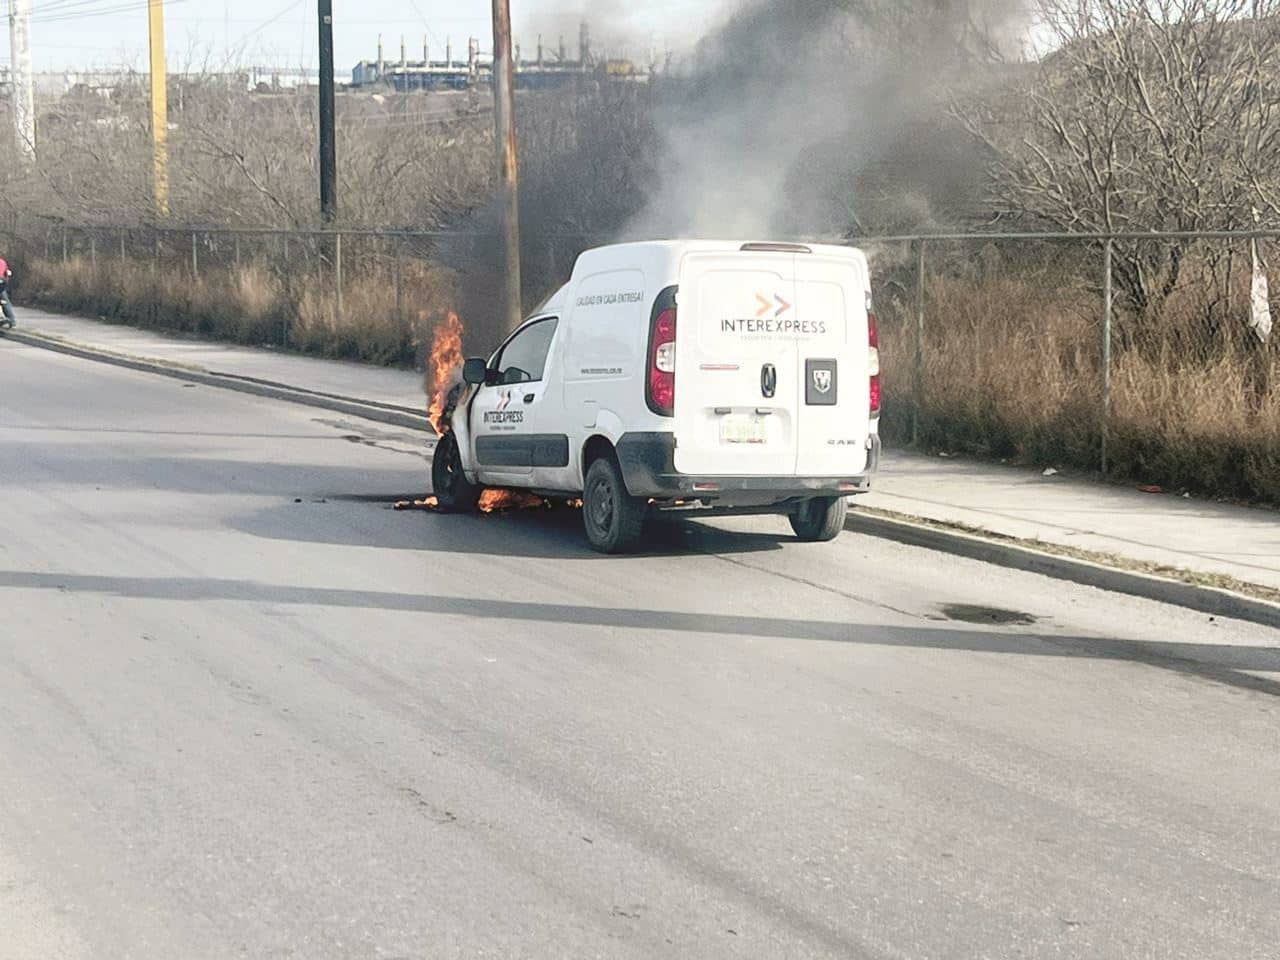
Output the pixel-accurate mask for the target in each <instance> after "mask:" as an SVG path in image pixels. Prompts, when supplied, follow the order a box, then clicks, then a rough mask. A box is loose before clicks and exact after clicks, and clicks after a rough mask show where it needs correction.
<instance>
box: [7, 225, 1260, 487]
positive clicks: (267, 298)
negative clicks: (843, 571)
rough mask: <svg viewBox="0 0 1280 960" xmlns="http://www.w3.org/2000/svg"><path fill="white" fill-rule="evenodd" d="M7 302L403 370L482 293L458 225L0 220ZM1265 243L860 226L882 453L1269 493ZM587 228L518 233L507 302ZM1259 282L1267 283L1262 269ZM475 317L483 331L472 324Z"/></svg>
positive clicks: (491, 251) (1243, 237) (1234, 235)
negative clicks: (447, 228)
mask: <svg viewBox="0 0 1280 960" xmlns="http://www.w3.org/2000/svg"><path fill="white" fill-rule="evenodd" d="M9 232H10V240H11V243H10V249H11V250H13V251H14V252H13V254H12V255H11V259H12V260H14V261H15V268H16V272H17V273H18V292H19V295H20V296H24V295H31V296H34V297H35V298H36V299H37V300H42V301H44V302H47V303H50V304H51V305H56V306H59V307H61V308H64V309H72V310H77V311H80V312H85V313H89V314H92V315H95V316H103V317H105V318H108V319H117V320H122V321H125V322H131V323H139V324H142V325H146V326H152V327H163V328H168V329H176V330H179V331H186V332H190V333H194V334H198V335H203V336H210V337H220V338H226V339H231V340H236V341H238V342H244V343H260V344H271V345H276V346H280V347H286V348H289V349H296V350H302V351H307V352H312V353H317V354H322V355H326V356H334V357H344V358H351V359H360V360H366V361H371V362H378V363H396V364H406V365H408V364H416V365H419V366H420V365H421V360H422V352H423V350H424V345H426V344H429V341H430V331H431V329H432V328H433V327H434V325H435V324H436V323H437V322H439V321H440V320H441V319H442V318H443V317H444V316H445V315H447V313H449V312H451V311H458V312H460V313H462V315H463V318H464V320H469V321H470V325H469V337H468V339H469V346H471V347H472V348H473V349H474V350H475V351H476V352H481V351H483V350H484V349H486V348H488V347H491V346H493V345H494V343H496V341H497V339H498V338H499V336H500V335H501V332H502V331H501V330H499V329H497V328H493V329H489V328H487V327H485V326H484V322H485V321H484V318H485V317H486V311H488V315H489V316H492V317H496V316H497V315H498V312H497V311H496V310H493V309H491V307H492V306H493V301H492V300H491V299H488V298H490V297H495V296H496V295H497V287H498V285H497V284H496V283H495V282H494V281H493V277H494V275H495V271H496V269H497V259H496V252H495V246H494V244H493V242H492V238H491V237H489V236H486V235H483V234H477V233H450V232H410V231H374V230H327V231H284V230H230V229H224V228H199V227H197V228H176V227H174V228H155V227H86V226H71V225H64V224H55V223H48V222H39V221H37V222H34V223H33V222H23V223H14V224H13V225H12V227H11V229H10V231H9ZM1277 236H1278V235H1277V234H1274V233H1269V232H1260V233H1247V232H1215V233H1168V234H1114V235H1102V234H1063V233H1056V234H1054V233H1037V234H1032V233H1018V234H1015V233H1005V234H996V233H983V234H954V235H927V236H894V237H876V238H863V239H859V240H857V241H856V242H857V243H858V245H859V246H862V247H863V248H864V249H866V250H867V252H868V254H869V256H870V257H871V260H872V265H873V270H872V272H873V285H874V288H875V289H874V294H875V301H876V304H877V309H878V311H879V314H880V320H881V326H882V332H881V340H882V348H881V349H882V362H883V368H884V377H885V412H884V415H883V421H882V432H883V433H884V434H885V435H886V438H887V439H888V440H889V441H890V442H891V443H896V444H899V445H915V446H917V447H920V448H927V449H932V450H935V451H940V452H943V453H957V454H960V453H963V454H974V455H979V456H985V457H992V458H997V459H1009V460H1015V459H1016V460H1019V461H1023V462H1035V463H1038V464H1043V465H1046V466H1056V467H1060V468H1070V467H1075V468H1080V469H1087V470H1090V471H1095V472H1096V471H1101V472H1102V473H1106V474H1111V475H1114V476H1116V477H1118V478H1124V479H1134V480H1139V481H1149V482H1152V483H1158V484H1161V485H1164V486H1165V487H1168V488H1171V489H1186V490H1195V491H1199V492H1209V493H1213V494H1216V495H1220V496H1227V497H1236V498H1243V499H1250V500H1268V501H1272V502H1278V503H1280V354H1278V352H1277V348H1276V346H1275V341H1274V339H1271V340H1264V339H1263V338H1262V337H1260V336H1259V335H1258V333H1257V332H1255V331H1254V330H1253V329H1251V326H1250V324H1251V322H1252V321H1253V320H1254V319H1255V313H1254V311H1253V310H1252V309H1251V304H1252V298H1251V295H1252V294H1254V293H1255V291H1254V289H1253V285H1254V283H1255V280H1256V277H1257V274H1255V272H1254V269H1253V265H1254V253H1255V245H1256V250H1257V254H1258V256H1259V257H1260V259H1261V263H1262V264H1263V265H1264V266H1265V263H1266V261H1267V260H1268V254H1269V252H1270V249H1271V247H1273V246H1274V244H1275V241H1276V239H1277ZM598 242H601V238H595V237H590V236H585V235H582V236H567V235H555V236H550V235H538V234H536V233H529V234H527V235H526V237H525V239H524V257H525V259H524V265H525V293H526V303H528V304H530V305H532V304H534V303H536V302H537V301H538V300H540V299H541V298H542V297H544V296H545V295H547V294H549V293H550V292H552V291H553V290H554V289H555V288H556V287H557V286H558V285H559V284H560V283H561V282H563V280H564V279H565V278H567V277H568V276H569V274H570V272H571V271H572V267H573V263H574V260H575V258H576V256H577V254H578V252H579V251H580V250H582V249H583V248H585V247H588V246H591V245H592V244H594V243H598ZM1262 275H1264V276H1265V273H1263V274H1262ZM490 322H492V321H490Z"/></svg>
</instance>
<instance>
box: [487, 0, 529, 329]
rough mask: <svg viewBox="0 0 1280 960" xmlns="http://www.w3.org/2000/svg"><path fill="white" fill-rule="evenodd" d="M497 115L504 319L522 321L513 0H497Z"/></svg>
mask: <svg viewBox="0 0 1280 960" xmlns="http://www.w3.org/2000/svg"><path fill="white" fill-rule="evenodd" d="M493 116H494V124H495V130H496V135H497V147H498V216H499V218H500V226H499V233H500V235H501V237H502V250H503V265H502V266H503V278H502V291H503V310H504V316H503V319H504V320H505V321H506V324H507V327H508V329H511V330H514V329H515V328H516V327H517V326H519V325H520V320H521V317H522V313H523V310H524V308H523V305H522V303H521V299H522V297H521V292H520V291H521V286H520V189H519V186H520V170H519V163H518V158H517V150H516V96H515V67H514V64H513V63H512V60H511V2H510V0H493Z"/></svg>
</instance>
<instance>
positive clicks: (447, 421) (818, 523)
mask: <svg viewBox="0 0 1280 960" xmlns="http://www.w3.org/2000/svg"><path fill="white" fill-rule="evenodd" d="M870 289H871V288H870V282H869V274H868V267H867V260H866V257H865V256H864V255H863V253H862V252H861V251H859V250H854V249H850V248H845V247H832V246H818V245H801V244H789V243H727V242H713V241H679V242H676V241H672V242H653V243H633V244H622V245H617V246H610V247H602V248H599V249H595V250H589V251H587V252H586V253H584V254H582V256H581V257H580V258H579V259H578V262H577V264H576V265H575V267H574V271H573V276H572V278H571V279H570V280H569V282H568V283H567V284H566V285H565V286H564V287H563V288H561V290H560V291H559V292H558V293H557V294H556V295H555V296H554V297H552V298H551V300H550V301H548V302H547V303H546V304H545V305H544V306H543V307H542V308H541V309H540V310H539V311H538V312H537V313H536V314H535V315H534V316H532V317H530V318H529V319H528V320H527V321H526V322H525V323H524V324H523V325H522V326H521V327H520V328H519V329H518V330H517V331H516V332H515V333H513V334H512V335H511V336H510V337H508V338H507V340H506V342H505V343H503V344H502V346H500V347H499V348H498V350H497V351H496V352H495V353H494V354H493V356H491V357H490V358H488V359H487V360H486V359H472V360H467V361H466V363H465V364H464V368H463V383H462V384H461V385H459V387H457V388H456V389H455V390H454V391H452V392H451V394H450V395H449V397H448V399H447V402H446V404H445V406H444V409H443V410H442V411H441V412H440V414H439V418H440V423H439V430H440V433H441V436H440V440H439V443H438V444H437V446H436V453H435V458H434V461H433V464H432V479H433V484H434V487H435V496H436V498H437V499H438V502H439V505H440V508H441V509H444V510H455V511H462V510H471V509H474V508H475V507H476V505H477V503H478V501H479V497H480V494H481V490H482V488H483V487H502V488H506V489H512V490H523V491H530V492H533V493H537V494H542V495H545V496H550V497H567V498H581V500H582V501H583V519H584V525H585V527H586V534H587V539H588V540H589V541H590V543H591V545H592V546H593V547H594V548H596V549H597V550H601V551H604V552H607V553H614V552H619V551H622V550H625V549H627V548H628V547H631V546H633V545H634V544H635V543H636V542H637V541H638V540H639V539H640V536H641V534H642V531H643V528H644V523H645V520H646V518H647V517H648V516H649V515H650V514H651V513H653V512H657V511H686V512H689V513H692V514H696V515H710V514H746V513H776V514H784V515H786V516H788V517H789V518H790V521H791V526H792V528H793V529H794V530H795V532H796V534H797V536H799V537H800V538H801V539H803V540H811V541H823V540H831V539H834V538H835V537H836V536H837V535H838V534H839V532H840V531H841V530H842V529H843V527H844V520H845V514H846V511H847V503H848V501H847V497H849V496H850V495H852V494H857V493H861V492H865V491H866V490H867V489H868V487H869V483H870V477H871V474H872V473H873V472H874V471H875V469H876V466H877V463H878V460H879V453H880V438H879V434H878V423H879V414H880V364H879V341H878V333H877V329H876V319H875V314H874V313H873V311H872V306H871V294H870Z"/></svg>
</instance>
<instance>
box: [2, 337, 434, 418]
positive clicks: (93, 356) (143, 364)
mask: <svg viewBox="0 0 1280 960" xmlns="http://www.w3.org/2000/svg"><path fill="white" fill-rule="evenodd" d="M0 337H3V339H6V340H13V341H14V342H15V343H22V344H26V345H27V346H29V347H38V348H40V349H42V350H52V351H53V352H55V353H65V354H67V355H69V356H72V357H80V358H81V359H84V360H96V361H98V362H99V363H109V364H112V365H113V366H117V367H126V368H128V369H130V370H139V371H141V372H143V373H154V374H158V375H160V376H162V377H172V378H173V379H175V380H186V381H189V382H191V383H199V384H203V385H205V386H209V387H220V388H222V389H224V390H235V391H237V392H239V393H248V394H252V395H253V396H257V397H267V398H269V399H272V400H286V401H288V402H290V403H300V404H303V405H304V406H308V407H320V408H321V409H324V410H332V411H334V412H335V413H345V414H348V415H350V416H354V417H361V418H362V419H365V420H375V421H377V422H379V423H386V424H390V425H391V426H396V427H405V428H407V429H410V430H420V431H423V432H425V433H432V430H431V425H430V424H429V423H427V418H426V416H425V415H424V414H423V413H422V412H420V411H418V410H414V409H412V408H411V407H401V406H397V405H395V404H390V403H378V402H376V401H373V400H361V399H358V398H356V397H344V396H340V395H337V394H330V393H320V392H318V391H315V390H306V389H303V388H301V387H291V386H289V385H288V384H284V383H276V382H274V381H271V380H259V379H257V378H254V377H244V376H238V375H236V374H223V373H215V372H213V371H211V370H206V369H204V368H203V367H193V366H187V365H185V364H181V363H170V362H165V361H162V360H148V359H144V358H142V357H132V356H128V355H127V354H123V353H114V352H112V351H110V350H103V349H101V348H99V347H91V346H87V345H85V344H80V343H75V342H74V341H71V340H62V339H60V338H56V337H50V336H46V335H44V334H40V333H35V332H32V331H27V330H5V331H3V332H0Z"/></svg>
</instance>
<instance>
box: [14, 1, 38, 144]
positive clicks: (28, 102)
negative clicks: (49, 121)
mask: <svg viewBox="0 0 1280 960" xmlns="http://www.w3.org/2000/svg"><path fill="white" fill-rule="evenodd" d="M9 52H10V64H11V71H12V73H11V76H12V78H13V127H14V133H15V135H16V136H17V140H18V155H19V156H21V157H23V158H24V159H26V160H34V159H35V158H36V94H35V76H34V75H33V74H32V72H31V0H9Z"/></svg>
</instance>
